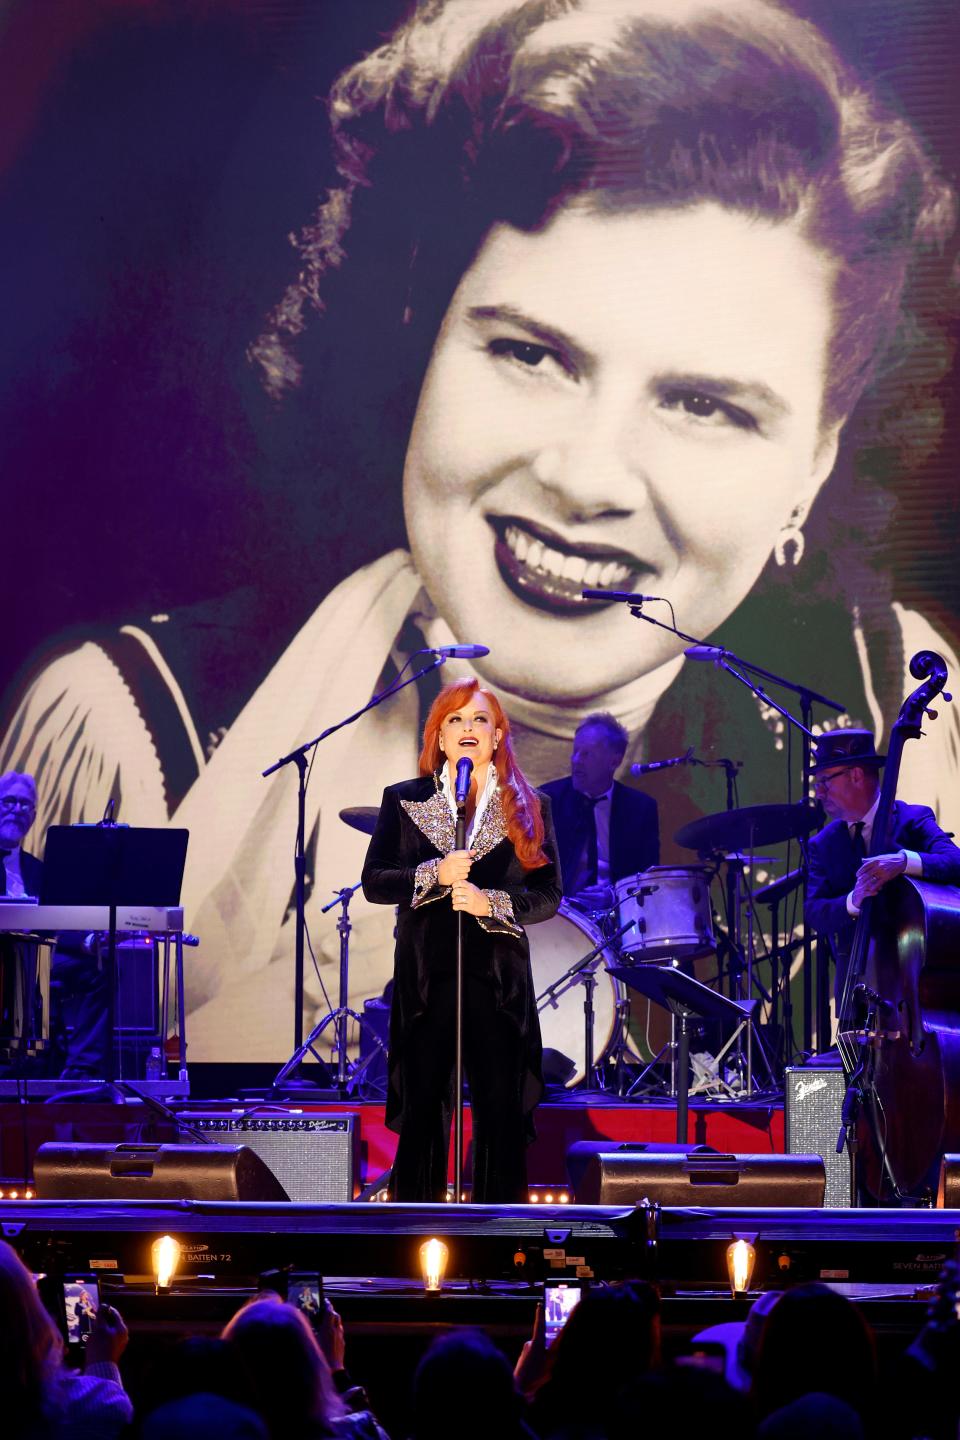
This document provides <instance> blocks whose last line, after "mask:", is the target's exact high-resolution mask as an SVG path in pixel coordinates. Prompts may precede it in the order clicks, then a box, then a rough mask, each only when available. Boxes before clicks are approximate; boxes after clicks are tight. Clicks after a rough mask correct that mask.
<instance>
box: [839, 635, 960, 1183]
mask: <svg viewBox="0 0 960 1440" xmlns="http://www.w3.org/2000/svg"><path fill="white" fill-rule="evenodd" d="M910 673H911V675H912V676H913V677H914V679H916V680H920V681H921V682H922V683H921V684H920V685H919V686H918V687H917V689H916V690H915V691H914V692H913V693H912V694H911V695H910V696H909V697H908V698H907V699H906V700H905V701H904V703H903V705H902V706H901V709H900V714H899V716H898V718H897V720H896V722H895V724H894V726H893V730H892V732H891V735H890V741H889V745H888V754H887V763H886V767H885V770H884V775H883V783H882V785H881V789H880V799H879V803H878V806H877V811H876V816H875V818H874V822H873V832H872V837H871V844H870V854H871V855H882V854H885V853H886V852H887V851H888V850H889V848H890V833H891V823H892V819H893V804H894V800H895V799H896V793H897V783H898V780H899V776H900V763H901V759H902V756H903V747H904V745H905V744H906V742H907V741H908V740H915V739H919V738H920V737H921V736H922V733H923V732H922V730H921V724H922V721H923V720H924V718H925V716H927V715H929V716H930V718H931V719H935V718H936V712H935V711H931V710H930V709H929V706H930V704H931V702H932V701H933V700H934V699H935V698H936V696H937V695H939V694H940V692H941V691H943V689H944V686H945V685H946V681H947V667H946V664H945V663H944V661H943V660H942V658H941V657H940V656H939V655H936V654H934V653H933V652H932V651H929V650H924V651H921V652H920V653H919V654H917V655H914V657H913V659H912V660H911V662H910ZM944 698H945V699H946V700H949V699H950V696H949V695H947V694H946V693H945V694H944ZM864 1008H865V1010H866V1015H865V1018H864V1019H861V1020H858V1013H859V1015H861V1016H862V1014H863V1010H864ZM837 1038H838V1046H839V1049H840V1054H841V1057H842V1060H843V1064H844V1069H845V1071H846V1072H847V1076H848V1085H849V1088H848V1091H847V1101H846V1103H845V1106H844V1124H845V1126H846V1132H847V1135H846V1138H847V1142H848V1144H849V1145H850V1147H851V1151H852V1153H853V1155H854V1156H855V1157H856V1158H857V1162H858V1163H857V1164H856V1166H855V1176H856V1178H855V1183H857V1182H859V1186H860V1188H861V1192H865V1193H866V1194H869V1195H871V1196H873V1197H874V1199H875V1200H877V1201H879V1202H881V1203H894V1204H896V1203H901V1202H903V1201H909V1200H913V1201H920V1202H921V1203H923V1202H924V1201H925V1200H928V1199H929V1197H930V1195H931V1193H932V1189H933V1187H934V1185H935V1183H936V1176H937V1170H938V1167H939V1162H940V1157H941V1156H942V1155H943V1154H944V1153H945V1152H948V1151H952V1150H960V889H958V888H957V887H955V886H951V885H931V884H929V883H925V882H924V881H923V880H921V879H912V878H908V877H907V876H906V875H903V876H899V877H897V878H896V879H895V880H893V881H891V882H890V883H889V884H887V885H885V886H884V888H883V890H881V891H880V893H879V894H878V895H875V896H871V897H868V898H867V899H866V900H865V901H864V903H863V905H862V906H861V908H860V915H859V918H858V920H857V926H856V932H855V935H854V941H853V948H852V950H851V955H850V964H849V966H848V969H847V976H846V981H845V984H844V988H843V994H842V996H841V999H840V1006H839V1014H838V1037H837Z"/></svg>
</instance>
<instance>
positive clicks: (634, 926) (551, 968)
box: [340, 804, 818, 1098]
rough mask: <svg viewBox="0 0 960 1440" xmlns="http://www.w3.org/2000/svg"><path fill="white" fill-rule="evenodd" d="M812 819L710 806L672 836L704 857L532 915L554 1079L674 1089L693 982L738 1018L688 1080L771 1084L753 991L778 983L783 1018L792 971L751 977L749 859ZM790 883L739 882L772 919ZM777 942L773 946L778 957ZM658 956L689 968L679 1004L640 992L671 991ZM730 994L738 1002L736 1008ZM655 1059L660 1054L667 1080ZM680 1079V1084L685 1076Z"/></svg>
mask: <svg viewBox="0 0 960 1440" xmlns="http://www.w3.org/2000/svg"><path fill="white" fill-rule="evenodd" d="M377 815H378V811H377V809H376V808H375V807H371V806H351V807H349V808H347V809H344V810H341V811H340V818H341V820H343V821H344V822H345V823H346V824H347V825H350V826H352V827H353V828H354V829H356V830H361V831H363V832H364V833H366V834H372V833H373V829H374V826H375V824H376V820H377ZM817 823H818V818H817V814H816V812H815V811H814V810H812V809H811V807H809V806H807V805H803V804H797V805H752V806H747V807H741V808H739V809H730V810H723V811H720V812H719V813H717V814H715V815H705V816H703V817H701V818H700V819H698V820H694V821H692V822H690V823H689V824H687V825H685V826H683V827H682V829H680V830H678V831H677V833H676V835H675V837H674V839H675V840H676V843H677V844H678V845H681V846H683V847H684V848H686V849H690V850H694V851H696V852H697V854H698V861H699V863H697V864H695V865H678V866H668V865H658V866H653V867H651V868H650V869H648V870H644V871H640V872H638V873H636V874H634V875H628V876H625V877H624V878H623V879H621V880H619V881H617V883H616V884H615V886H614V887H613V892H612V901H613V903H612V905H611V907H610V908H609V909H607V910H603V911H586V910H582V909H580V908H578V906H577V905H576V904H574V903H573V902H572V901H571V900H569V899H564V900H562V901H561V902H560V906H559V908H558V910H557V912H556V914H555V915H554V916H553V917H552V918H551V919H549V920H545V921H542V922H541V923H539V924H537V925H532V926H531V927H530V929H529V930H528V932H527V938H528V941H529V945H530V964H531V968H532V971H533V982H534V988H535V992H536V997H537V1010H538V1013H539V1016H540V1029H541V1035H542V1039H543V1046H544V1051H545V1059H546V1061H547V1065H548V1067H549V1070H550V1071H552V1072H553V1073H552V1076H551V1078H554V1079H556V1080H558V1081H559V1082H560V1083H562V1084H564V1085H565V1086H566V1088H567V1089H568V1090H578V1091H580V1092H585V1093H590V1092H593V1091H597V1090H601V1089H608V1088H609V1089H614V1090H615V1091H616V1092H617V1093H619V1094H621V1095H623V1096H638V1098H639V1096H641V1095H643V1094H647V1095H649V1094H650V1093H651V1092H658V1093H660V1094H662V1093H663V1092H664V1090H666V1091H667V1092H668V1093H669V1094H671V1095H673V1096H676V1095H677V1093H678V1077H677V1063H676V1062H677V1036H676V1023H677V1019H678V1017H679V1016H681V1015H682V1016H683V1019H682V1022H681V1023H682V1026H683V1029H684V1034H685V1036H686V1034H687V1027H688V1020H689V1017H690V1015H691V1011H690V1009H689V1005H690V1004H691V1003H696V1001H691V999H690V997H691V996H692V995H694V994H695V993H701V992H702V993H703V994H704V1001H703V1005H702V1012H701V1013H702V1014H703V1015H704V1016H708V1017H709V1016H713V1017H714V1018H715V1017H716V1015H717V1014H718V1013H719V1010H720V1009H723V1008H724V1006H726V1008H727V1009H729V1013H730V1016H731V1017H732V1018H733V1019H734V1020H735V1021H739V1023H737V1024H735V1025H734V1026H733V1032H734V1033H733V1034H732V1035H730V1036H729V1037H727V1039H726V1041H725V1043H724V1044H723V1045H722V1048H721V1049H720V1050H719V1053H718V1056H717V1057H715V1062H714V1065H713V1067H712V1070H711V1071H710V1073H706V1071H705V1068H704V1067H703V1066H702V1065H701V1067H700V1069H701V1073H700V1074H699V1075H698V1077H697V1079H696V1082H695V1084H694V1086H693V1087H692V1089H691V1091H690V1093H696V1092H697V1090H703V1089H707V1088H710V1087H713V1088H714V1090H716V1089H717V1087H719V1089H720V1090H721V1091H723V1092H724V1093H725V1094H726V1095H727V1097H728V1098H734V1097H737V1098H739V1097H740V1096H744V1097H747V1096H749V1095H751V1094H756V1093H757V1087H756V1085H755V1080H756V1078H757V1074H758V1073H759V1074H760V1075H761V1077H762V1079H763V1081H764V1084H763V1087H762V1088H763V1089H767V1088H771V1087H773V1086H774V1085H775V1083H776V1082H775V1074H774V1065H773V1064H772V1063H771V1058H770V1056H769V1055H767V1053H766V1051H765V1050H764V1048H763V1045H762V1043H761V1044H760V1046H759V1053H758V1048H757V1047H756V1045H755V1040H756V1038H757V1037H756V1033H755V1030H754V1026H753V1020H752V1015H753V1008H754V1007H753V1004H752V1001H753V997H754V992H755V991H757V992H758V993H759V994H760V995H761V996H762V997H763V998H764V999H765V1000H766V1001H768V1002H772V1003H773V1004H774V1005H775V1003H776V999H777V996H778V992H779V991H780V990H781V989H782V993H783V1003H784V1021H785V1022H786V1021H787V1020H788V1018H789V1013H790V1012H789V999H788V993H789V984H788V983H787V984H783V985H782V986H781V984H780V982H778V980H777V977H776V975H775V974H774V977H773V981H772V988H773V991H774V994H773V995H771V994H770V993H768V992H767V991H766V990H765V989H764V987H762V986H761V985H760V984H759V981H758V978H757V976H756V974H755V971H754V958H755V957H754V939H753V928H754V927H753V924H752V921H751V923H750V924H748V925H747V926H746V927H744V926H743V924H742V920H741V917H742V913H743V909H744V900H745V890H746V885H747V882H746V880H745V876H746V872H747V871H748V870H749V869H750V868H751V866H752V865H754V864H756V863H759V862H760V861H763V860H769V859H770V857H769V856H760V855H758V854H757V853H756V849H757V847H758V846H769V845H774V844H779V843H781V842H783V841H787V840H794V839H799V838H805V837H806V836H807V835H808V834H809V832H810V831H811V830H812V829H814V828H815V826H816V825H817ZM723 868H725V871H726V874H725V877H723V878H724V885H723V889H724V904H723V906H722V914H723V921H722V923H721V921H720V919H718V918H717V917H716V915H715V909H714V905H713V902H712V890H713V884H714V882H715V881H717V880H718V879H719V878H721V870H722V869H723ZM799 884H800V871H799V870H796V871H791V872H790V874H788V875H785V876H784V877H783V878H782V879H778V880H776V881H774V882H773V883H771V884H768V885H766V886H764V887H763V888H762V889H758V890H755V891H754V892H753V894H752V895H749V892H748V891H747V895H748V896H749V900H750V908H751V909H755V907H756V906H757V905H758V904H761V903H762V904H764V905H767V906H769V907H770V909H771V914H772V917H773V919H774V924H775V922H776V909H777V907H778V906H779V904H780V902H781V901H782V900H783V899H785V898H786V897H787V896H788V895H789V894H790V893H791V892H792V891H793V890H795V889H796V888H797V886H798V885H799ZM774 933H776V925H775V928H774ZM777 953H778V952H777V950H776V947H774V969H775V965H776V957H777ZM721 956H723V957H725V960H726V964H725V965H724V963H723V962H722V960H721V958H720V957H721ZM654 968H656V969H657V970H658V971H659V972H661V975H663V974H664V972H666V971H668V970H673V971H675V972H676V971H680V972H681V973H683V974H684V975H686V976H687V977H689V978H690V983H689V984H686V983H685V984H684V987H683V1003H680V1002H679V1001H678V1003H676V1004H674V1003H673V1001H671V1000H670V999H669V997H668V998H667V999H665V1000H664V1005H665V1006H666V1008H664V1006H663V1005H658V1004H656V1003H654V1002H653V1001H651V1000H650V999H649V998H648V997H649V996H650V994H651V993H655V994H658V993H659V992H660V991H661V990H662V989H663V984H664V983H665V984H666V989H667V991H670V990H671V985H670V983H669V977H667V978H666V980H665V981H658V980H657V979H656V977H654V976H653V975H652V973H651V972H652V971H653V969H654ZM788 969H789V967H788V966H787V967H785V974H784V977H781V979H783V978H786V979H787V980H788V979H789V975H788ZM709 970H712V971H713V974H712V975H710V976H709V982H710V984H709V986H707V985H704V984H703V983H702V979H700V978H698V977H704V978H707V972H708V971H709ZM724 982H726V987H727V991H728V994H727V996H726V997H724V999H723V1000H722V1001H721V1004H720V1006H719V1007H718V1006H717V1005H716V1004H714V1003H712V1001H710V1000H708V999H707V998H706V996H707V995H711V996H713V997H714V999H716V998H717V995H718V989H717V987H720V986H722V985H723V983H724ZM710 987H713V988H712V989H711V988H710ZM674 988H676V987H674ZM634 994H635V995H637V997H638V998H639V999H640V1001H641V1003H642V1004H643V1005H645V1006H648V1007H649V1009H648V1011H647V1014H646V1016H645V1025H644V1028H645V1030H646V1040H647V1048H649V1049H650V1050H651V1051H652V1050H653V1049H654V1047H655V1046H658V1042H659V1041H660V1040H661V1037H662V1041H663V1043H662V1044H659V1048H658V1049H657V1053H656V1054H655V1055H654V1056H653V1058H652V1059H648V1058H647V1056H645V1055H644V1054H643V1051H642V1049H641V1047H640V1045H639V1043H638V1042H637V1040H636V1038H635V1035H636V1033H637V1032H636V1028H635V1026H634V1025H631V1004H632V999H631V997H632V995H634ZM661 998H662V997H661ZM733 1005H739V1012H738V1013H737V1014H735V1013H734V1010H733V1008H732V1006H733ZM635 1018H636V1017H635ZM727 1055H729V1060H728V1062H727V1064H728V1067H729V1070H728V1073H732V1074H733V1075H734V1076H735V1077H736V1078H735V1079H734V1080H733V1081H732V1083H731V1082H728V1081H725V1080H724V1079H723V1074H722V1066H720V1065H718V1064H716V1060H721V1059H722V1058H723V1057H724V1056H727ZM757 1059H759V1061H760V1063H759V1064H757V1063H755V1061H756V1060H757ZM661 1061H666V1062H667V1066H666V1068H667V1070H668V1075H669V1078H668V1079H667V1078H665V1076H664V1074H663V1067H662V1066H661V1065H660V1063H659V1062H661ZM550 1062H552V1064H551V1063H550ZM695 1069H696V1066H695ZM638 1071H639V1074H638V1073H637V1072H638ZM686 1078H687V1077H686V1076H684V1082H685V1081H686ZM682 1088H683V1090H684V1094H685V1093H686V1084H685V1083H684V1085H683V1086H682Z"/></svg>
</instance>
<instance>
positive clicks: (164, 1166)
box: [33, 1143, 289, 1200]
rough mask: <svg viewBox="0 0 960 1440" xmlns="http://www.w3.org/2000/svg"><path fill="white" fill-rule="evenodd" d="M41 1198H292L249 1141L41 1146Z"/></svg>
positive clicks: (37, 1165) (36, 1174) (37, 1166)
mask: <svg viewBox="0 0 960 1440" xmlns="http://www.w3.org/2000/svg"><path fill="white" fill-rule="evenodd" d="M33 1178H34V1186H35V1189H36V1192H37V1198H38V1199H39V1200H287V1199H289V1196H288V1195H287V1192H286V1191H285V1190H284V1188H283V1186H282V1185H281V1184H280V1181H279V1180H278V1179H277V1178H276V1176H275V1175H273V1174H271V1172H270V1170H269V1169H268V1168H267V1166H266V1165H265V1164H264V1162H263V1160H261V1158H260V1156H259V1155H255V1154H254V1152H253V1151H252V1150H251V1149H250V1148H249V1147H248V1146H246V1145H79V1144H77V1145H74V1144H59V1143H51V1144H48V1145H41V1146H40V1148H39V1149H38V1150H37V1153H36V1155H35V1157H34V1162H33Z"/></svg>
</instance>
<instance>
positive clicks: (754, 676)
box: [580, 590, 847, 1050]
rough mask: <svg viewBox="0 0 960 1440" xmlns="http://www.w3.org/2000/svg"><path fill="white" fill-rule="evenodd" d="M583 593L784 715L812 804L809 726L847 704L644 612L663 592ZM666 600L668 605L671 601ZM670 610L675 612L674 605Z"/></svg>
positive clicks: (807, 1002) (808, 1018) (807, 1007)
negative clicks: (783, 697) (665, 633)
mask: <svg viewBox="0 0 960 1440" xmlns="http://www.w3.org/2000/svg"><path fill="white" fill-rule="evenodd" d="M580 593H581V595H582V596H583V598H584V600H601V601H603V602H604V603H606V604H609V603H610V602H611V601H620V602H621V603H622V604H625V605H626V606H627V608H628V609H629V611H630V614H631V615H632V616H633V618H634V619H635V620H645V621H646V622H647V624H648V625H656V626H657V628H658V629H660V630H669V631H670V633H671V634H672V635H676V636H678V638H679V639H681V640H686V641H687V643H688V647H689V648H688V649H687V650H686V651H685V652H684V653H685V655H686V657H687V659H688V660H709V661H711V662H712V663H713V664H714V665H716V666H717V668H718V669H720V670H725V671H726V672H727V674H728V675H732V676H733V678H734V680H737V681H739V683H740V684H741V685H744V686H746V688H747V689H748V690H750V691H751V692H752V693H753V694H754V695H755V696H756V697H757V699H758V700H760V701H762V702H763V704H764V705H769V706H770V708H771V709H772V710H775V711H776V712H777V714H778V715H782V716H783V718H784V720H786V722H787V724H788V725H792V726H793V727H794V729H795V730H798V731H799V732H800V736H801V741H802V760H801V767H802V777H803V778H802V786H803V793H802V799H803V802H804V803H805V804H807V803H809V795H810V779H811V771H810V767H811V745H812V744H813V742H814V735H813V733H812V731H811V728H810V727H811V724H812V723H813V706H814V705H825V706H826V707H827V709H828V710H835V711H836V712H837V713H838V714H842V713H843V711H845V710H846V708H847V707H846V705H843V704H841V702H840V701H839V700H831V699H830V698H829V696H827V695H821V694H820V693H819V692H818V691H816V690H811V689H810V687H809V686H808V685H797V684H796V683H795V682H794V681H793V680H788V679H786V678H785V677H784V676H783V675H776V674H774V672H773V671H772V670H764V669H763V668H762V667H761V666H760V665H754V664H753V663H752V662H751V661H749V660H744V659H743V658H742V657H741V656H739V655H736V654H734V652H733V651H732V650H726V649H724V647H723V646H722V645H707V644H705V643H704V642H703V641H702V640H697V639H696V638H695V637H694V636H693V635H687V634H685V633H684V632H683V631H682V630H680V629H678V628H677V626H676V625H675V624H673V625H667V624H665V623H664V622H663V621H662V620H656V619H655V618H654V617H653V616H652V615H647V614H645V613H644V610H643V606H644V603H645V602H647V601H650V600H660V601H662V600H663V599H664V597H663V596H662V595H635V594H630V593H628V592H626V591H623V590H582V591H581V592H580ZM666 603H667V604H669V601H667V602H666ZM670 613H671V615H673V607H672V606H671V609H670ZM761 680H766V681H769V683H770V684H771V685H777V686H779V687H780V688H781V689H783V690H790V691H792V692H793V694H794V695H797V696H799V699H800V713H801V715H802V717H803V718H802V720H798V719H797V718H796V716H794V715H791V713H790V711H789V710H785V709H784V708H783V706H782V705H778V704H777V702H776V700H773V699H771V697H770V695H768V694H767V692H766V690H765V689H764V688H763V686H762V685H761V684H760V683H759V682H760V681H761ZM789 780H790V776H789V771H788V774H787V782H788V794H789ZM801 854H802V856H803V865H802V869H803V879H804V883H806V870H807V858H806V849H805V847H804V846H801ZM811 945H812V937H811V935H810V934H809V932H808V931H807V928H806V926H805V927H804V937H803V1000H804V1017H803V1044H804V1049H805V1050H808V1049H809V1048H810V1043H811V1036H812V1029H813V1026H812V1019H813V993H812V973H813V961H812V949H811ZM818 1038H819V1036H818Z"/></svg>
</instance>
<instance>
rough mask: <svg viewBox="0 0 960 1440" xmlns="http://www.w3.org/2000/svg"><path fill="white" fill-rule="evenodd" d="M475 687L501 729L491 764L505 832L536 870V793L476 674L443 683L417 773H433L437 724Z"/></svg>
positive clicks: (439, 758) (505, 723) (539, 848)
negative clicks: (518, 762)
mask: <svg viewBox="0 0 960 1440" xmlns="http://www.w3.org/2000/svg"><path fill="white" fill-rule="evenodd" d="M478 690H479V691H480V692H481V693H482V694H483V695H486V697H487V699H488V700H489V701H490V709H491V711H492V712H493V723H494V725H495V726H496V728H497V729H498V730H499V731H500V743H499V744H498V746H497V748H496V750H495V751H494V752H493V764H494V766H495V768H496V771H497V779H498V780H499V782H500V804H501V807H502V809H503V818H504V821H505V823H506V827H507V834H508V836H509V837H510V840H511V842H512V844H513V848H514V850H515V851H516V852H517V859H518V860H519V861H520V864H521V865H522V866H523V868H524V870H536V869H537V868H538V866H540V865H546V863H547V857H546V855H545V854H544V853H543V834H544V830H543V816H542V814H541V813H540V801H539V799H538V797H537V792H536V791H535V790H534V788H533V786H532V785H531V784H530V782H529V780H528V779H527V778H526V776H525V775H524V773H523V771H522V770H521V769H520V766H519V765H518V764H517V757H516V755H515V754H514V753H513V741H512V740H511V739H510V721H509V720H508V719H507V717H506V715H505V714H504V710H503V706H502V705H501V704H500V701H499V700H498V699H497V697H496V695H494V693H493V691H492V690H488V689H487V687H486V686H485V685H481V683H480V681H479V680H477V679H476V677H475V676H471V677H470V678H469V679H468V680H454V681H452V682H451V683H450V684H449V685H444V687H443V689H442V690H441V691H440V694H439V695H438V696H437V698H436V700H434V702H433V704H432V705H431V706H430V713H429V715H428V716H427V719H426V724H425V725H424V727H423V749H422V750H421V751H420V774H421V775H432V774H433V773H434V771H436V770H437V769H439V767H440V765H441V763H442V762H443V758H444V757H443V751H442V750H441V749H440V726H441V725H442V724H443V722H444V720H445V719H446V718H447V716H448V715H452V714H453V712H454V711H455V710H459V709H461V707H462V706H464V705H465V704H466V703H467V701H468V700H471V699H472V698H473V696H474V695H476V693H477V691H478Z"/></svg>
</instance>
